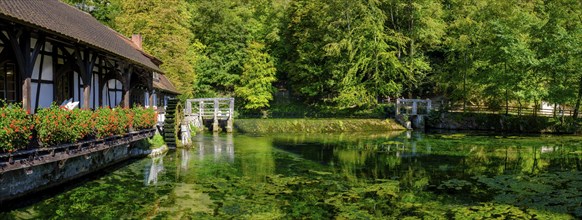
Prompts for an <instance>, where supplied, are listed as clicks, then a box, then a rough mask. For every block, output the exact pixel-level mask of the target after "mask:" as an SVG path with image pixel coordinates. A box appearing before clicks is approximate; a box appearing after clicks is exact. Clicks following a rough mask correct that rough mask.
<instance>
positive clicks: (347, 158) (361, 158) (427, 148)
mask: <svg viewBox="0 0 582 220" xmlns="http://www.w3.org/2000/svg"><path fill="white" fill-rule="evenodd" d="M427 137H429V138H427ZM330 139H332V138H331V137H320V138H319V139H318V138H313V137H310V138H306V137H303V138H297V137H277V138H275V140H274V143H275V146H276V147H277V148H279V149H282V150H284V151H287V152H290V153H293V154H297V155H299V156H301V157H302V158H305V159H309V160H312V161H316V162H318V163H321V164H328V165H330V166H331V167H333V168H334V169H335V170H336V173H341V174H342V175H344V176H345V177H346V178H347V179H349V180H354V181H355V180H357V179H360V178H364V179H368V178H375V179H402V178H410V177H414V176H417V177H418V178H419V179H422V180H421V181H422V182H427V180H431V181H434V182H438V181H439V180H441V179H448V178H452V177H454V178H460V179H470V178H471V177H473V176H476V175H501V174H536V173H541V172H548V171H567V170H580V166H579V157H576V155H575V154H572V153H571V152H573V151H576V146H570V149H568V150H563V149H562V148H560V146H557V145H550V144H549V143H544V142H541V141H538V142H534V141H531V140H528V139H503V138H497V139H496V138H494V137H465V136H452V137H449V136H446V135H442V136H441V135H435V136H424V135H422V134H420V133H410V132H405V133H403V134H400V135H397V136H392V135H387V136H385V137H375V138H368V139H366V138H360V139H358V138H343V139H342V138H336V139H335V140H340V141H329V140H330ZM542 143H544V145H541V144H542ZM434 146H437V147H434ZM572 148H574V149H572ZM559 158H562V159H559ZM411 172H416V173H415V174H412V173H411ZM419 173H426V174H423V175H419ZM427 175H428V176H430V178H428V179H427V178H425V177H424V176H427ZM414 181H419V180H418V179H417V180H414ZM414 181H412V182H414ZM411 184H412V185H414V184H417V186H418V185H426V184H421V183H418V182H417V183H411Z"/></svg>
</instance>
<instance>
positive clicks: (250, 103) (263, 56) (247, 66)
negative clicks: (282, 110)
mask: <svg viewBox="0 0 582 220" xmlns="http://www.w3.org/2000/svg"><path fill="white" fill-rule="evenodd" d="M246 53H247V55H248V56H247V57H248V58H247V60H246V62H245V63H244V65H243V72H242V75H241V77H240V83H239V85H237V86H235V93H236V94H237V96H238V97H241V98H242V99H243V100H244V103H245V105H244V108H246V109H261V108H265V107H269V101H271V100H272V99H273V94H272V92H273V86H272V85H271V84H272V83H273V82H274V81H275V80H276V78H275V74H276V71H277V70H276V69H275V64H274V63H273V60H272V58H271V57H270V56H269V54H268V53H265V45H263V44H261V43H257V42H251V43H250V44H249V45H248V48H247V49H246Z"/></svg>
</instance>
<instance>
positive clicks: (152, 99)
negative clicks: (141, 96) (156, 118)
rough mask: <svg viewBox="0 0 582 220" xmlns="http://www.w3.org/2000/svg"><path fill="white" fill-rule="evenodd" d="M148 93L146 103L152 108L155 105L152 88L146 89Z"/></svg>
mask: <svg viewBox="0 0 582 220" xmlns="http://www.w3.org/2000/svg"><path fill="white" fill-rule="evenodd" d="M148 95H149V97H148V103H149V104H150V108H151V109H154V108H155V106H154V90H153V89H150V91H148Z"/></svg>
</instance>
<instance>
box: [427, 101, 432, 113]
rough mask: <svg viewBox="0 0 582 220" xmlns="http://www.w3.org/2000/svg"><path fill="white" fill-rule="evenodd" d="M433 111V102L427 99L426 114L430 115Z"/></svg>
mask: <svg viewBox="0 0 582 220" xmlns="http://www.w3.org/2000/svg"><path fill="white" fill-rule="evenodd" d="M431 109H432V101H431V100H430V99H426V113H427V114H428V113H430V110H431Z"/></svg>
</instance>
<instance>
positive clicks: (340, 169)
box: [0, 133, 582, 219]
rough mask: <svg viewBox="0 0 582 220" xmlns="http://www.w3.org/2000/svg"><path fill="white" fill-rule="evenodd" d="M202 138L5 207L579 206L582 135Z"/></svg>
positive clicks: (301, 214) (251, 212)
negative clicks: (41, 197) (38, 199)
mask: <svg viewBox="0 0 582 220" xmlns="http://www.w3.org/2000/svg"><path fill="white" fill-rule="evenodd" d="M195 140H197V144H198V145H197V146H198V147H197V148H193V149H181V150H179V151H176V152H173V153H172V152H170V154H168V155H167V156H165V157H162V158H148V159H144V160H141V161H139V162H137V163H135V164H131V165H129V166H128V167H125V168H122V169H120V170H117V171H114V172H113V173H111V174H108V175H106V176H104V177H102V178H99V179H97V180H94V181H91V182H88V183H86V184H83V185H82V186H80V187H77V188H75V189H72V190H70V191H68V192H65V193H63V194H61V195H57V196H55V197H53V198H49V199H47V200H45V201H43V202H41V203H39V204H36V205H33V206H31V207H28V208H23V209H20V210H15V211H12V212H9V213H4V214H0V217H2V218H3V219H11V218H43V219H49V218H60V217H59V216H61V217H64V216H67V217H71V216H73V217H79V218H107V217H112V218H139V219H144V218H152V219H188V218H191V219H228V218H238V219H300V218H306V217H308V218H321V219H330V218H338V219H451V218H455V219H490V218H501V219H576V218H581V217H582V209H581V208H580V207H581V206H580V200H581V199H582V194H581V192H582V189H581V188H580V187H582V167H581V166H580V164H582V154H581V153H580V152H582V145H581V144H580V143H581V142H580V138H579V137H551V136H549V137H546V136H544V137H533V136H532V137H517V136H508V137H503V136H480V135H471V134H453V135H451V134H432V135H422V134H417V133H402V134H401V135H398V136H393V135H388V136H386V135H384V136H383V135H381V134H374V135H372V136H369V137H368V136H366V135H363V134H360V135H357V136H350V135H347V136H346V135H319V136H318V135H315V136H311V135H306V136H302V137H301V136H299V137H298V136H297V135H289V136H285V135H276V136H268V137H248V136H241V135H239V136H226V137H224V136H200V135H199V136H197V137H195ZM144 170H145V171H146V172H145V175H144ZM142 179H145V180H146V181H145V183H144V181H141V180H142ZM128 199H130V200H131V201H132V202H127V201H128Z"/></svg>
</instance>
